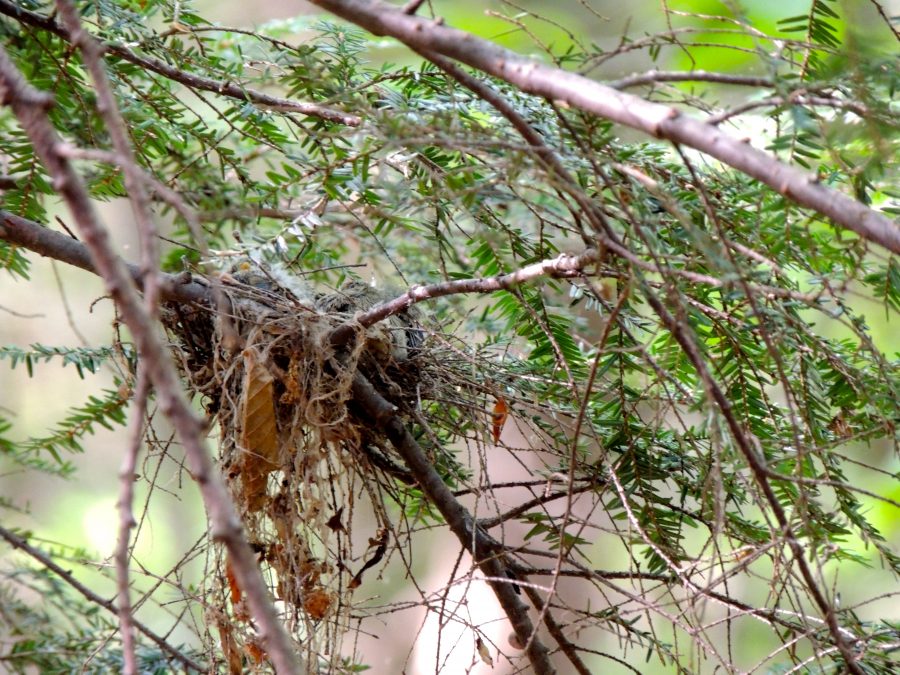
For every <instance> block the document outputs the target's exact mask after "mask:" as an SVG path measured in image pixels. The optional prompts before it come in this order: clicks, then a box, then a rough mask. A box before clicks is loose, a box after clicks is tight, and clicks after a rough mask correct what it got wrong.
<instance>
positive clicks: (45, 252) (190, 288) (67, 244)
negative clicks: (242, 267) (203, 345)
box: [0, 210, 210, 303]
mask: <svg viewBox="0 0 900 675" xmlns="http://www.w3.org/2000/svg"><path fill="white" fill-rule="evenodd" d="M0 239H3V240H5V241H8V242H9V243H11V244H15V245H17V246H21V247H23V248H27V249H28V250H30V251H34V252H35V253H38V254H40V255H42V256H46V257H47V258H52V259H54V260H58V261H60V262H64V263H67V264H69V265H72V266H73V267H77V268H79V269H83V270H85V271H87V272H91V273H93V274H100V272H99V271H98V270H97V266H96V265H95V264H94V261H93V260H92V259H91V254H90V252H89V251H88V249H87V248H86V247H85V245H84V244H82V243H81V242H80V241H78V240H77V239H73V238H72V237H68V236H66V235H64V234H60V233H59V232H55V231H54V230H51V229H50V228H48V227H44V226H43V225H39V224H38V223H35V222H34V221H31V220H28V219H27V218H22V217H21V216H17V215H15V214H13V213H9V212H8V211H3V210H0ZM126 269H127V271H128V274H129V275H130V277H131V279H132V280H133V281H134V282H135V283H136V284H137V285H138V288H140V287H141V286H142V274H141V270H140V268H139V267H138V266H137V265H126ZM159 290H160V297H161V298H162V299H163V300H168V301H174V302H185V303H192V302H199V303H207V302H209V297H210V295H209V287H208V286H206V285H205V284H201V283H198V282H197V281H194V280H192V279H191V278H190V277H189V276H187V275H178V276H176V275H171V274H169V275H165V274H164V275H162V276H161V278H160V288H159Z"/></svg>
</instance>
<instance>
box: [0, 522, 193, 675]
mask: <svg viewBox="0 0 900 675" xmlns="http://www.w3.org/2000/svg"><path fill="white" fill-rule="evenodd" d="M0 538H2V539H5V540H6V542H7V543H8V544H9V545H10V546H12V547H13V548H16V549H18V550H20V551H22V552H23V553H25V554H27V555H29V556H30V557H31V558H33V559H34V560H36V561H37V562H39V563H40V564H41V567H44V568H46V569H48V570H50V571H51V572H53V573H54V574H55V575H57V576H58V577H59V578H60V579H62V580H63V581H65V582H66V583H67V584H68V585H69V586H71V587H72V588H74V589H75V590H76V591H78V593H80V594H81V595H82V596H83V597H84V598H85V599H86V600H87V601H88V602H91V603H93V604H95V605H97V606H98V607H102V608H103V609H105V610H106V611H107V612H111V613H112V614H118V610H117V609H116V606H115V604H113V603H112V602H110V601H109V600H107V599H106V598H102V597H100V596H99V595H97V594H96V593H94V592H93V591H92V590H91V589H90V588H88V587H87V586H85V585H84V584H82V583H81V582H80V581H78V579H76V578H75V576H74V575H73V574H72V573H71V572H70V571H68V570H66V569H63V567H62V566H60V565H58V564H57V563H56V562H54V560H53V559H52V558H51V557H50V556H48V555H47V554H46V553H44V552H43V551H41V550H40V549H37V548H35V547H34V546H32V545H31V544H29V543H28V542H27V541H25V539H23V538H22V537H20V536H18V535H17V534H15V533H14V532H11V531H10V530H7V529H6V528H5V527H2V526H0ZM132 623H133V625H134V627H135V628H137V629H138V630H139V631H140V632H141V633H143V634H144V635H145V636H146V637H147V638H148V639H149V640H150V641H151V642H153V643H154V644H155V645H156V646H157V647H159V648H160V649H162V650H163V651H164V652H165V653H166V654H168V655H169V656H171V657H172V658H173V659H175V660H176V661H178V662H179V663H180V664H182V666H184V667H185V668H187V669H188V670H193V671H196V672H198V673H206V672H208V670H207V668H206V666H203V665H200V664H199V663H197V662H196V661H194V660H193V659H191V658H190V657H188V656H185V655H184V654H182V653H181V652H180V651H178V650H177V649H175V647H173V646H172V645H170V644H169V643H168V642H166V641H165V640H164V639H163V638H162V637H160V636H159V635H157V634H156V633H154V632H153V631H152V630H151V629H150V628H148V627H147V626H145V625H144V624H143V623H141V622H140V621H137V620H136V619H132Z"/></svg>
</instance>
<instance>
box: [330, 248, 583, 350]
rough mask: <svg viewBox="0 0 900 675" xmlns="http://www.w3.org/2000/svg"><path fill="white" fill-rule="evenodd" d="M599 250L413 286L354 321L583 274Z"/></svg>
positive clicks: (343, 333) (338, 334)
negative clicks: (485, 274) (435, 301)
mask: <svg viewBox="0 0 900 675" xmlns="http://www.w3.org/2000/svg"><path fill="white" fill-rule="evenodd" d="M599 259H600V254H599V252H598V251H597V250H596V249H592V248H591V249H587V250H586V251H584V252H583V253H580V254H579V255H567V254H562V255H560V256H558V257H557V258H553V259H552V260H542V261H540V262H536V263H533V264H531V265H526V266H525V267H523V268H522V269H519V270H516V271H515V272H511V273H509V274H502V275H500V276H496V277H487V278H483V279H458V280H455V281H444V282H441V283H437V284H431V285H429V286H412V287H411V288H410V289H409V290H408V291H407V292H406V293H404V294H403V295H401V296H399V297H397V298H394V299H393V300H390V301H388V302H384V303H381V304H379V305H376V306H375V307H373V308H372V309H370V310H368V311H365V312H362V313H360V314H359V315H357V317H356V321H355V323H358V324H360V325H362V326H365V327H368V326H372V325H374V324H376V323H378V322H379V321H383V320H384V319H386V318H388V317H389V316H393V315H394V314H399V313H400V312H402V311H404V310H406V309H408V308H409V307H410V306H411V305H414V304H415V303H417V302H421V301H422V300H431V299H433V298H440V297H442V296H445V295H454V294H457V293H492V292H494V291H503V290H510V289H511V288H515V287H516V286H518V285H520V284H523V283H525V282H526V281H531V280H532V279H536V278H538V277H542V276H547V277H554V278H567V277H575V276H578V275H580V274H582V273H583V272H582V271H583V270H584V268H585V267H587V266H588V265H590V264H592V263H594V262H597V261H598V260H599ZM355 330H356V329H355V328H354V327H353V326H352V325H347V324H345V325H343V326H339V327H338V328H336V329H335V330H334V331H333V332H332V334H331V342H332V344H336V345H337V344H344V343H346V342H347V340H349V339H350V338H351V337H352V336H353V334H354V332H355Z"/></svg>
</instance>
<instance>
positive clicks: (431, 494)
mask: <svg viewBox="0 0 900 675" xmlns="http://www.w3.org/2000/svg"><path fill="white" fill-rule="evenodd" d="M353 398H354V400H355V401H356V402H357V403H358V404H359V405H360V406H361V407H362V408H363V410H364V411H365V412H366V414H367V415H368V416H369V417H370V419H371V420H372V424H373V425H374V426H375V427H377V428H379V429H381V430H382V431H383V432H384V433H385V435H386V436H387V437H388V439H389V440H390V441H391V443H392V444H393V446H394V447H395V448H396V450H397V452H398V453H399V454H400V456H401V457H402V458H403V460H404V462H405V463H406V465H407V467H408V468H409V471H410V473H411V474H412V475H413V476H414V477H415V479H416V481H417V482H418V484H419V487H420V488H421V489H422V491H423V492H424V493H425V494H426V495H427V496H428V499H429V501H430V502H431V503H432V504H434V506H435V508H437V509H438V511H440V513H441V515H442V516H444V520H446V522H447V526H448V527H449V528H450V530H451V531H452V532H453V534H454V535H455V536H456V538H457V539H458V540H459V542H460V544H462V545H463V546H464V547H465V548H466V550H467V551H468V552H469V553H470V554H471V555H472V559H473V560H474V561H475V563H476V564H477V565H478V566H479V568H480V569H481V571H482V572H483V573H484V575H485V576H486V577H487V583H488V585H489V586H490V587H491V589H492V590H493V591H494V594H495V595H496V596H497V600H498V601H499V602H500V606H501V607H503V611H504V612H505V613H506V616H507V617H508V618H509V621H510V623H511V624H512V627H513V630H514V631H515V633H516V636H517V637H518V639H519V641H520V642H521V644H523V645H526V644H527V645H528V650H527V654H528V658H529V660H530V661H531V666H532V668H533V669H534V672H535V673H538V674H539V675H541V674H544V673H553V672H555V671H554V668H553V666H552V664H551V662H550V655H549V652H548V651H547V648H546V647H545V646H544V644H543V643H542V642H541V641H540V640H539V639H537V637H534V636H535V627H534V625H533V624H532V622H531V619H530V618H529V617H528V608H527V607H526V606H525V604H524V603H523V602H522V601H521V600H520V599H519V597H518V596H517V595H516V593H515V591H514V590H513V585H512V584H511V583H510V582H509V577H508V576H507V574H506V572H507V570H506V568H505V565H504V564H503V563H502V562H501V560H500V559H499V558H497V557H496V554H497V552H498V546H497V544H496V543H495V542H494V541H493V540H492V539H491V538H489V537H487V535H485V534H484V532H482V531H481V529H480V528H478V527H477V526H476V525H475V522H474V521H473V519H472V516H471V514H469V513H468V511H466V509H465V508H464V507H463V506H462V504H460V503H459V501H458V500H457V499H456V498H455V497H454V496H453V493H452V492H451V491H450V488H448V487H447V485H446V484H445V483H444V481H443V480H441V477H440V475H438V473H437V471H436V470H435V468H434V465H433V463H432V462H431V460H429V459H428V457H427V455H426V454H425V452H424V451H423V450H422V448H421V446H420V445H419V444H418V443H417V442H416V440H415V438H413V436H412V434H410V433H409V431H408V430H407V429H406V427H405V426H404V425H403V423H402V422H401V421H400V419H399V418H398V417H397V414H396V412H397V409H396V407H395V406H394V405H393V404H391V403H389V402H388V401H387V400H385V399H384V398H383V397H382V396H381V394H379V393H378V392H377V391H376V390H375V388H374V387H373V386H372V384H371V383H370V382H369V381H368V380H367V379H366V378H365V377H364V376H363V375H362V374H360V373H357V374H356V375H355V376H354V378H353Z"/></svg>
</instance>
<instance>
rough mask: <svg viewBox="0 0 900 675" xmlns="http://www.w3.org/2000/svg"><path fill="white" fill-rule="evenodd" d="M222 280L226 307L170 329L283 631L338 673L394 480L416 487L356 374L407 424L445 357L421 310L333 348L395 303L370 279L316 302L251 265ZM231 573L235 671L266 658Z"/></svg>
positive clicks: (384, 533) (435, 382) (225, 629)
mask: <svg viewBox="0 0 900 675" xmlns="http://www.w3.org/2000/svg"><path fill="white" fill-rule="evenodd" d="M214 284H215V287H217V288H218V289H219V290H220V291H221V293H222V295H224V296H225V297H226V298H227V303H220V305H223V306H227V307H228V310H227V311H222V310H221V309H220V311H218V312H213V311H212V310H210V309H209V308H199V307H194V308H188V307H183V306H182V307H171V308H168V309H167V310H166V315H165V319H166V324H167V327H168V329H169V331H170V333H171V335H172V337H173V344H174V346H175V347H174V348H175V352H176V356H177V358H178V360H179V362H180V364H181V366H182V370H183V374H184V376H185V379H186V381H187V382H188V383H189V386H190V387H191V388H192V390H193V391H194V392H195V394H197V395H199V396H200V397H201V398H202V400H203V401H204V403H205V405H206V406H207V409H208V411H209V412H210V414H211V415H214V416H215V418H216V421H217V422H218V431H219V447H220V456H221V463H222V467H223V471H224V474H225V476H226V480H227V482H228V485H229V487H230V490H231V493H232V496H233V498H234V499H235V502H236V504H237V506H238V509H239V510H240V512H241V514H242V517H243V519H244V524H245V527H246V530H247V536H248V538H249V540H250V541H251V543H252V544H253V546H254V547H255V548H256V550H257V551H258V552H259V557H260V564H261V567H262V569H263V571H264V573H266V575H267V576H268V578H269V579H270V583H271V586H272V589H273V594H274V596H275V598H276V599H277V600H279V601H281V602H282V603H283V606H284V608H285V621H286V623H287V625H288V626H289V627H290V628H291V629H292V632H293V634H294V635H295V637H296V639H297V640H298V643H300V645H302V649H303V650H304V651H306V652H307V653H308V655H309V657H310V661H311V662H313V663H319V664H320V665H323V666H324V667H325V668H326V669H327V668H328V667H329V661H330V660H333V659H336V658H338V656H339V655H340V640H341V637H342V636H343V635H344V634H345V633H346V632H347V631H348V630H349V620H350V609H351V606H352V598H351V594H352V592H353V590H354V589H356V588H357V587H359V586H360V584H361V583H362V579H363V573H364V572H366V570H369V569H370V568H371V567H373V566H374V565H376V564H378V563H380V562H381V561H382V559H383V558H384V557H385V552H386V550H387V549H388V547H389V538H390V534H389V533H390V532H391V528H390V527H389V521H388V518H387V515H386V512H385V508H384V498H383V496H382V494H383V492H384V491H385V490H390V489H392V488H391V487H390V485H391V483H392V482H393V481H394V480H395V479H400V480H401V481H404V482H410V479H409V478H408V476H407V475H406V472H405V469H404V467H403V466H402V462H401V461H400V459H399V458H397V457H396V456H394V455H393V454H392V451H391V449H390V444H389V443H388V442H387V441H386V439H384V438H381V437H380V435H379V433H378V431H377V430H375V429H373V428H372V427H371V426H370V424H368V422H367V420H366V419H364V418H360V417H358V416H357V415H356V414H355V413H354V407H353V405H352V401H351V384H352V380H353V377H354V374H355V373H356V372H357V370H359V371H361V372H362V373H364V374H365V375H366V376H367V377H368V378H369V379H370V380H371V381H372V382H373V384H374V385H375V386H376V387H377V388H378V389H379V391H381V392H382V393H383V395H385V396H386V397H387V398H388V399H389V400H391V401H392V402H393V403H394V404H395V405H397V407H398V410H399V411H400V413H401V414H404V412H405V413H407V414H409V413H411V411H413V410H414V409H415V407H416V405H417V404H418V402H419V401H420V400H421V399H422V397H423V396H424V397H427V396H429V394H430V393H433V392H434V391H436V390H437V389H438V388H440V387H441V383H440V382H441V381H440V377H439V376H438V369H437V368H435V367H431V366H429V364H430V363H438V362H439V361H437V360H434V359H433V358H432V357H431V356H430V355H429V353H428V349H429V347H428V344H427V343H426V341H425V340H424V339H423V336H424V333H423V331H422V330H421V329H420V328H419V327H418V325H417V321H416V317H415V316H414V315H413V314H411V313H407V314H404V315H401V316H396V317H391V318H390V319H389V320H387V321H385V322H382V324H379V325H375V326H372V327H370V328H363V327H362V326H361V325H359V324H356V330H355V331H353V332H352V333H351V335H352V337H351V339H350V341H349V342H348V343H347V344H346V345H343V346H335V345H334V344H332V340H331V335H332V333H333V331H334V330H335V328H337V327H338V326H340V325H342V324H347V323H349V324H350V325H353V322H354V316H355V315H356V314H357V313H358V312H359V311H361V310H365V309H369V308H371V307H373V306H374V305H376V304H377V303H378V302H380V301H381V300H383V299H384V298H383V296H382V295H381V294H380V293H378V292H377V291H376V290H375V289H373V288H372V287H371V286H368V285H367V284H364V283H362V282H360V281H355V280H354V281H349V282H347V283H345V284H344V285H343V286H342V287H340V288H339V289H338V290H336V291H333V292H329V293H316V292H314V291H313V290H311V289H310V288H308V287H307V286H305V285H303V284H300V283H293V282H291V281H289V280H285V279H284V278H283V272H279V273H276V274H271V273H268V272H263V271H261V270H255V269H254V270H238V271H236V272H232V273H230V274H224V275H222V276H220V277H219V278H218V279H216V280H215V281H214ZM373 513H374V522H373V517H372V514H373ZM361 514H362V515H365V518H360V515H361ZM360 521H364V522H365V527H364V530H365V531H356V530H357V527H355V526H356V525H357V523H358V522H360ZM220 569H221V570H222V578H221V580H220V581H219V582H218V583H219V586H220V592H218V593H216V594H214V596H215V597H218V598H221V599H222V606H221V607H217V608H215V613H216V614H217V616H218V618H217V619H216V621H215V625H216V627H217V629H218V631H219V633H220V635H221V640H222V641H223V644H224V645H227V646H229V647H228V650H227V652H228V653H229V654H231V657H230V659H231V660H232V661H236V659H237V656H238V655H239V654H243V655H245V656H247V655H248V654H250V655H252V654H256V653H257V652H258V650H259V646H258V639H257V637H258V636H256V635H255V632H254V630H253V628H252V626H251V625H250V621H249V614H248V612H247V611H246V609H245V608H244V607H243V597H242V595H241V593H240V589H239V588H236V586H235V583H234V582H233V580H231V581H229V575H228V573H227V563H226V562H222V563H221V564H220ZM224 616H230V617H231V619H232V620H231V621H230V622H229V621H224V620H223V619H222V617H224ZM245 662H249V663H252V662H257V663H258V662H259V659H258V658H257V657H254V658H250V657H249V656H247V658H246V659H245ZM332 665H333V664H332Z"/></svg>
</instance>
